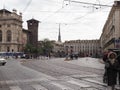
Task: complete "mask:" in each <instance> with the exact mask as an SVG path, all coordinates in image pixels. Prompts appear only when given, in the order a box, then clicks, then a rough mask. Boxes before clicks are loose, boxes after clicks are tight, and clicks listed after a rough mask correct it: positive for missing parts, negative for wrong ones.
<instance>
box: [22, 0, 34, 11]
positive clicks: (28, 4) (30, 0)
mask: <svg viewBox="0 0 120 90" xmlns="http://www.w3.org/2000/svg"><path fill="white" fill-rule="evenodd" d="M31 2H32V0H29V2H28V3H27V5H26V6H25V8H24V9H23V13H25V11H26V10H27V8H28V7H29V6H30V4H31Z"/></svg>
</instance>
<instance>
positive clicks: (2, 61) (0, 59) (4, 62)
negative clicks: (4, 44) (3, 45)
mask: <svg viewBox="0 0 120 90" xmlns="http://www.w3.org/2000/svg"><path fill="white" fill-rule="evenodd" d="M6 63H7V60H6V59H5V58H0V65H2V66H4V65H5V64H6Z"/></svg>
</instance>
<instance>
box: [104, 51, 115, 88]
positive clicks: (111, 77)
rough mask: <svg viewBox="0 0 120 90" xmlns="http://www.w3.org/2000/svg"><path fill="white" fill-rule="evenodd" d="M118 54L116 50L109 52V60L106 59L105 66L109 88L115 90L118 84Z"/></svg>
mask: <svg viewBox="0 0 120 90" xmlns="http://www.w3.org/2000/svg"><path fill="white" fill-rule="evenodd" d="M116 58H117V54H116V53H114V52H109V54H108V60H107V61H106V64H105V67H106V70H107V79H108V81H107V84H108V90H114V89H115V85H116V84H117V68H116V67H117V60H116Z"/></svg>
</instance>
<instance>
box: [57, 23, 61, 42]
mask: <svg viewBox="0 0 120 90" xmlns="http://www.w3.org/2000/svg"><path fill="white" fill-rule="evenodd" d="M58 42H61V33H60V24H59V35H58Z"/></svg>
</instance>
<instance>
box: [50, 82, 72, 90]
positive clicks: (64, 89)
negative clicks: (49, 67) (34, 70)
mask: <svg viewBox="0 0 120 90" xmlns="http://www.w3.org/2000/svg"><path fill="white" fill-rule="evenodd" d="M51 84H53V85H55V86H57V87H59V88H61V89H62V90H73V89H72V88H69V87H67V86H64V85H61V84H59V83H56V82H51Z"/></svg>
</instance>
